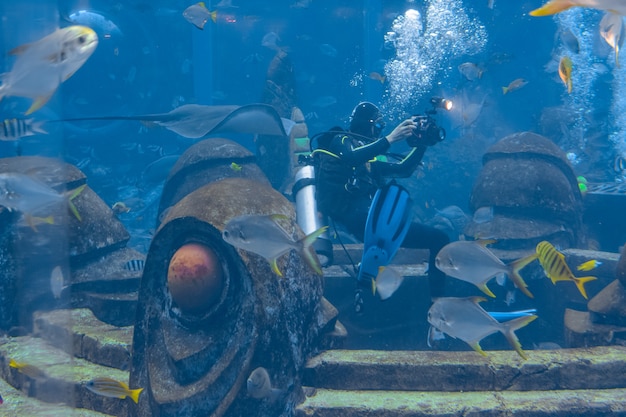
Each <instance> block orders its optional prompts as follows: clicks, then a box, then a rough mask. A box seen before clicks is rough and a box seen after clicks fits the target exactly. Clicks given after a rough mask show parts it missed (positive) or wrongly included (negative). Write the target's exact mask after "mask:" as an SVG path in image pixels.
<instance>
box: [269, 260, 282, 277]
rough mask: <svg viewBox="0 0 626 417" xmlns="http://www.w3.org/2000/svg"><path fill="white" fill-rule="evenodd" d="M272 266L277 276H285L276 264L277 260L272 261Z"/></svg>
mask: <svg viewBox="0 0 626 417" xmlns="http://www.w3.org/2000/svg"><path fill="white" fill-rule="evenodd" d="M270 265H271V266H272V271H274V273H275V274H276V275H278V276H279V277H282V276H283V273H282V272H280V269H278V265H277V264H276V258H274V259H272V260H271V261H270Z"/></svg>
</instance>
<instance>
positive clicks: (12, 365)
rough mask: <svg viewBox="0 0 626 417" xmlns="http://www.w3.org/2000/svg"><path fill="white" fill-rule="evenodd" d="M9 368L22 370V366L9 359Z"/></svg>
mask: <svg viewBox="0 0 626 417" xmlns="http://www.w3.org/2000/svg"><path fill="white" fill-rule="evenodd" d="M9 367H10V368H15V369H20V364H19V363H17V362H15V359H13V358H11V359H9Z"/></svg>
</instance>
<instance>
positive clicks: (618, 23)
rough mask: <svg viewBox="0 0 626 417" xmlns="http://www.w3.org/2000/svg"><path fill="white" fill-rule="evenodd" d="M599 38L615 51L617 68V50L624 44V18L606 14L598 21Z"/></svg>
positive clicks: (609, 13)
mask: <svg viewBox="0 0 626 417" xmlns="http://www.w3.org/2000/svg"><path fill="white" fill-rule="evenodd" d="M600 36H602V39H604V40H605V41H606V43H608V44H609V45H610V46H611V48H613V49H614V50H615V65H616V66H617V67H619V50H620V48H621V47H622V44H623V43H624V17H623V16H621V15H618V14H614V13H611V12H607V13H606V14H605V15H604V17H602V20H601V21H600Z"/></svg>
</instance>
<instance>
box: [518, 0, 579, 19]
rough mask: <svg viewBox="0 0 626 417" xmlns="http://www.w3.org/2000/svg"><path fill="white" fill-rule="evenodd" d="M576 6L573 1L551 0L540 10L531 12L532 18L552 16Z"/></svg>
mask: <svg viewBox="0 0 626 417" xmlns="http://www.w3.org/2000/svg"><path fill="white" fill-rule="evenodd" d="M573 6H575V4H574V2H573V1H572V0H550V1H549V2H547V3H546V4H544V5H543V6H541V7H540V8H538V9H535V10H533V11H531V12H530V13H529V14H530V15H531V16H550V15H552V14H556V13H559V12H562V11H563V10H567V9H569V8H570V7H573Z"/></svg>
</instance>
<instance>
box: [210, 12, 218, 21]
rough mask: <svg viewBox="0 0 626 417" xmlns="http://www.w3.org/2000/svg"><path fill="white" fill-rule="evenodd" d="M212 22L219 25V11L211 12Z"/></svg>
mask: <svg viewBox="0 0 626 417" xmlns="http://www.w3.org/2000/svg"><path fill="white" fill-rule="evenodd" d="M211 20H212V21H213V23H217V10H214V11H212V12H211Z"/></svg>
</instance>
